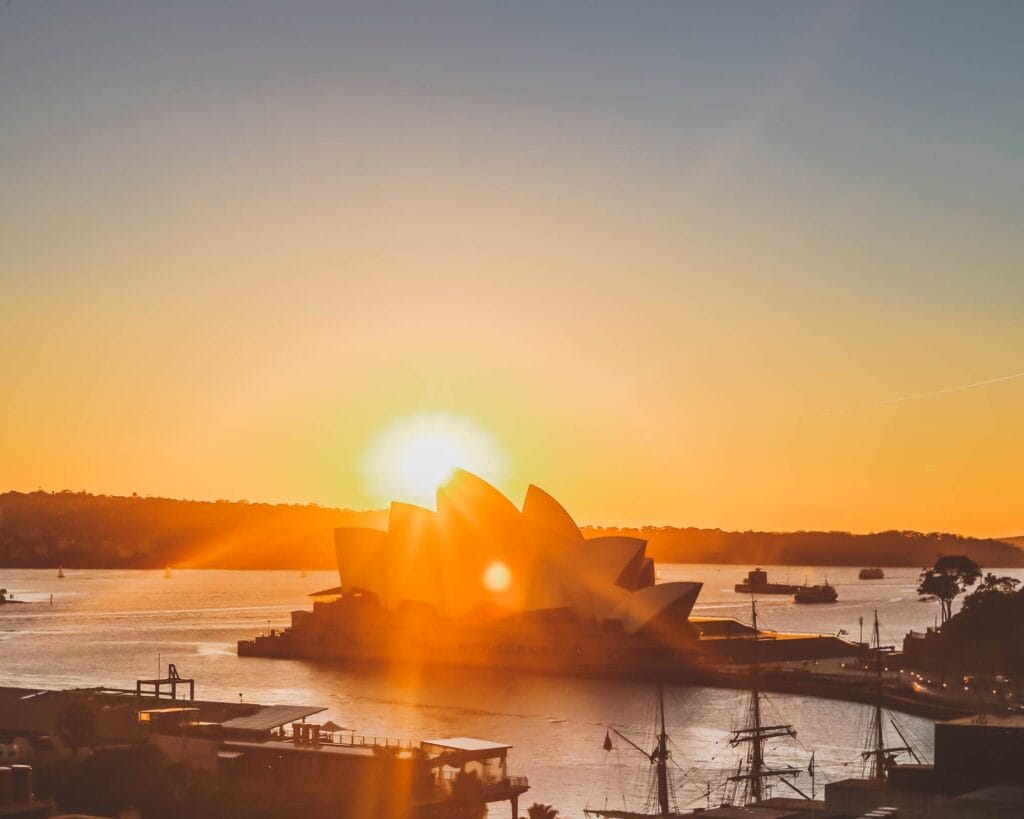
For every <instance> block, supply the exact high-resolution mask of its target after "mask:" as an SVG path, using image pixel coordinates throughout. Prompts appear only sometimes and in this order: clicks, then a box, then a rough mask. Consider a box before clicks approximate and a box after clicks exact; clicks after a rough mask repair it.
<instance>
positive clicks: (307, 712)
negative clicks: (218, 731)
mask: <svg viewBox="0 0 1024 819" xmlns="http://www.w3.org/2000/svg"><path fill="white" fill-rule="evenodd" d="M326 710H327V709H326V708H323V707H319V706H315V705H264V706H262V707H261V708H260V709H259V711H257V712H256V713H255V714H247V715H246V716H244V717H235V718H234V719H229V720H228V721H227V722H224V723H222V726H223V727H224V728H227V729H229V730H231V731H258V732H264V731H272V730H274V729H275V728H279V727H280V726H282V725H288V724H290V723H292V722H299V721H301V720H304V719H305V718H306V717H309V716H312V715H313V714H319V713H320V712H321V711H326Z"/></svg>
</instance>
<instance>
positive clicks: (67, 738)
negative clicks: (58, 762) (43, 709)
mask: <svg viewBox="0 0 1024 819" xmlns="http://www.w3.org/2000/svg"><path fill="white" fill-rule="evenodd" d="M55 727H56V729H57V736H59V737H60V739H61V742H63V743H64V744H65V745H67V746H68V747H69V748H70V749H71V751H72V752H73V753H77V752H78V749H79V748H84V747H86V746H87V745H92V744H93V743H94V742H95V741H96V736H97V734H98V731H97V728H96V715H95V714H94V713H93V711H92V708H90V707H89V704H88V703H86V702H83V701H82V700H80V699H74V700H72V701H71V702H69V703H68V704H67V705H66V706H64V708H62V709H61V710H60V711H59V712H58V713H57V719H56V725H55Z"/></svg>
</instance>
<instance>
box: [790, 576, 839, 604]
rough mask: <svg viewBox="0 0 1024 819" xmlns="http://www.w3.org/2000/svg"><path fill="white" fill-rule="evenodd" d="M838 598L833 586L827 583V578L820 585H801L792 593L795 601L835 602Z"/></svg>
mask: <svg viewBox="0 0 1024 819" xmlns="http://www.w3.org/2000/svg"><path fill="white" fill-rule="evenodd" d="M838 599H839V593H838V592H837V591H836V589H835V586H832V585H829V582H828V581H827V580H826V581H825V583H824V584H823V585H820V586H801V587H800V588H799V589H798V590H797V592H796V593H795V594H794V595H793V600H794V601H795V602H797V603H835V602H836V600H838Z"/></svg>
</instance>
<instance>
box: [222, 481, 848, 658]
mask: <svg viewBox="0 0 1024 819" xmlns="http://www.w3.org/2000/svg"><path fill="white" fill-rule="evenodd" d="M335 549H336V554H337V563H338V575H339V581H340V585H339V586H337V587H334V588H330V589H325V590H323V591H320V592H316V593H314V594H313V595H311V596H312V597H313V601H314V602H313V609H312V611H308V610H303V611H295V612H293V613H292V622H291V626H290V627H289V628H287V629H285V630H284V631H273V632H272V633H270V634H267V635H261V636H258V637H256V638H255V639H252V640H242V641H240V642H239V644H238V653H239V654H240V655H242V656H247V655H248V656H269V657H302V658H305V659H319V660H334V661H346V662H350V663H358V662H382V663H398V664H448V665H456V666H474V665H477V666H487V667H492V668H516V669H522V670H532V671H540V672H550V673H569V674H593V675H603V674H607V675H615V676H621V675H628V676H635V677H644V676H650V677H653V676H657V677H660V678H670V677H671V676H672V675H673V674H676V675H685V674H687V673H693V672H695V671H697V670H699V669H700V668H702V667H704V668H707V667H713V666H719V665H721V664H722V663H723V662H729V661H744V660H747V659H749V658H750V654H751V651H752V650H753V645H752V644H753V643H754V641H753V639H752V637H753V636H754V632H753V631H752V630H751V629H750V628H749V627H745V626H742V625H741V624H739V623H737V622H736V621H734V620H726V619H714V618H701V619H699V620H698V619H694V620H691V619H690V613H691V610H692V609H693V606H694V604H695V603H696V601H697V597H698V595H699V594H700V590H701V585H702V584H701V583H698V582H684V581H679V582H667V583H657V582H656V577H655V568H654V561H653V560H652V558H651V557H650V556H649V555H648V554H647V542H646V541H645V540H644V539H642V538H634V537H621V536H613V537H594V538H585V537H584V536H583V534H582V532H581V531H580V529H579V527H578V526H577V525H576V523H575V521H574V520H573V519H572V517H571V516H570V515H569V513H568V512H566V510H565V509H564V508H563V507H562V506H561V505H560V504H559V503H558V502H557V501H556V500H555V499H554V498H552V497H551V496H550V495H549V494H547V493H546V492H544V491H543V490H541V489H539V488H537V487H536V486H530V487H529V489H528V490H527V492H526V497H525V500H524V502H523V506H522V509H518V508H516V506H515V505H514V504H513V503H512V502H511V501H510V500H509V499H508V498H506V497H505V496H504V495H502V494H501V492H499V491H498V490H497V489H496V488H494V487H493V486H491V485H490V484H488V483H487V482H486V481H483V480H481V479H480V478H478V477H476V476H475V475H472V474H470V473H468V472H464V471H461V470H460V471H456V472H455V473H454V475H453V477H452V478H451V480H450V481H449V482H448V483H447V484H446V485H444V486H442V487H441V488H440V489H439V490H438V492H437V511H436V512H435V511H432V510H429V509H425V508H423V507H419V506H412V505H409V504H404V503H393V504H392V505H391V508H390V511H389V518H388V527H387V530H386V531H384V530H376V529H367V528H341V529H336V530H335ZM761 636H762V637H767V636H769V635H768V634H767V633H762V634H761ZM770 636H771V639H767V640H761V641H758V642H759V645H758V647H757V651H758V652H759V653H760V655H761V658H762V659H764V660H783V659H806V658H811V657H827V656H848V655H850V654H852V653H856V647H855V646H853V644H851V643H848V642H847V641H844V640H840V639H838V638H836V637H833V636H831V635H811V636H809V635H775V634H772V635H770Z"/></svg>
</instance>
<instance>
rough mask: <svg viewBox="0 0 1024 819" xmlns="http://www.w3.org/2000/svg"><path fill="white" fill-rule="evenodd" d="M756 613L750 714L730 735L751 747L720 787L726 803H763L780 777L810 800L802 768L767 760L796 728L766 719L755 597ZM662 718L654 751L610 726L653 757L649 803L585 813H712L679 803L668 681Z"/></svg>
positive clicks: (664, 816) (736, 743) (661, 699)
mask: <svg viewBox="0 0 1024 819" xmlns="http://www.w3.org/2000/svg"><path fill="white" fill-rule="evenodd" d="M751 615H752V634H753V635H754V636H753V640H752V643H753V646H754V651H753V654H752V660H753V663H752V664H751V676H750V681H751V682H750V702H749V709H748V720H747V724H746V725H744V726H743V727H740V728H737V729H735V730H733V731H732V733H731V736H730V738H729V745H730V746H732V747H733V748H745V749H746V752H745V753H744V755H743V759H742V760H741V761H740V764H739V766H738V768H737V771H736V773H735V774H734V775H733V776H730V777H728V779H727V780H726V781H725V782H724V783H723V785H722V786H721V788H720V789H721V790H722V791H723V798H722V802H721V805H722V807H723V808H725V807H727V806H729V807H737V808H739V809H741V810H742V809H745V808H750V807H752V806H757V805H758V804H759V803H761V802H762V800H763V799H765V798H766V797H767V796H768V795H769V791H770V786H769V783H770V782H771V781H772V780H774V779H777V780H779V781H780V782H782V783H783V784H785V785H787V786H788V787H789V788H791V789H792V790H794V791H796V793H798V794H799V795H800V796H801V797H803V798H804V799H806V800H809V801H810V800H812V798H813V797H812V796H808V795H807V794H806V793H804V792H803V791H802V790H801V789H800V788H799V787H798V786H797V785H795V784H794V783H793V781H792V780H793V779H795V778H797V777H798V776H800V774H801V772H802V771H801V770H800V769H799V768H795V767H793V766H791V765H771V764H769V762H768V760H767V757H766V754H765V751H766V748H767V744H768V741H769V740H773V739H779V738H784V737H788V738H794V739H795V738H796V730H794V728H793V726H792V725H789V724H776V725H765V724H764V722H763V720H762V715H761V710H762V696H761V690H760V673H759V669H760V660H759V651H758V648H759V646H761V645H762V641H761V640H760V639H759V637H758V635H759V634H760V632H759V631H758V628H757V603H756V602H754V601H751ZM658 724H659V725H658V728H659V730H658V733H657V735H656V738H655V742H656V744H655V747H654V749H653V750H651V751H647V750H646V749H645V748H642V747H641V746H640V745H639V744H637V743H636V742H634V741H633V740H632V739H630V738H629V737H628V736H626V735H625V734H624V733H622V732H621V731H619V730H618V729H616V728H614V727H613V726H608V731H609V732H611V733H614V734H615V735H616V736H617V737H618V738H619V739H620V740H621V741H623V742H625V743H626V745H627V746H629V748H631V749H632V750H635V751H638V752H639V753H640V754H642V755H643V756H645V757H647V759H648V760H649V761H650V763H651V765H653V766H654V769H655V774H656V776H655V780H654V781H655V787H654V789H653V792H652V793H651V794H649V795H648V798H647V800H646V804H645V805H644V806H643V808H642V809H641V810H636V811H631V810H626V809H625V808H624V809H622V810H618V809H615V808H607V807H604V808H585V809H584V811H583V812H584V815H586V816H588V817H591V816H592V817H601V819H681V817H687V816H699V815H704V814H705V813H706V811H704V810H702V809H697V810H680V809H679V807H678V805H677V804H676V801H675V788H674V787H673V786H672V782H671V777H670V773H671V772H670V769H669V764H668V763H669V760H670V759H671V750H670V749H669V744H670V743H671V744H672V745H674V744H675V743H673V742H672V740H671V738H670V737H669V736H668V733H667V732H666V730H665V695H664V687H663V686H662V685H660V684H659V685H658ZM612 748H613V745H612V739H611V735H610V733H607V732H606V733H605V740H604V750H605V751H611V750H612ZM813 759H814V758H813V754H812V756H811V764H810V766H809V767H808V770H809V771H810V772H811V776H812V780H813V776H814V761H813ZM716 790H718V789H716ZM711 793H712V789H711V788H710V786H709V788H708V792H707V794H705V795H706V796H708V797H709V798H710V795H711ZM606 801H607V800H606Z"/></svg>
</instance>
